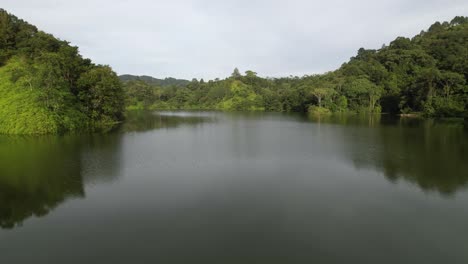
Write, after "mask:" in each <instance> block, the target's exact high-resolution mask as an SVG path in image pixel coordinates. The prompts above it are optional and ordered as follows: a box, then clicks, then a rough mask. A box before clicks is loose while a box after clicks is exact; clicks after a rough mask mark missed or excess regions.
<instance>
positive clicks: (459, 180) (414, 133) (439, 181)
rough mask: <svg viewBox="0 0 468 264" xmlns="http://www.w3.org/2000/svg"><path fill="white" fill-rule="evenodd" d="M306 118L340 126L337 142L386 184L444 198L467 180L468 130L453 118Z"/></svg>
mask: <svg viewBox="0 0 468 264" xmlns="http://www.w3.org/2000/svg"><path fill="white" fill-rule="evenodd" d="M309 120H312V121H313V122H319V123H326V124H340V125H346V127H344V129H343V130H342V144H343V146H345V149H346V151H345V153H346V154H347V155H348V157H349V158H350V159H351V160H352V161H353V163H354V164H355V166H356V167H357V168H366V167H372V168H374V169H377V170H378V171H381V172H382V173H383V174H384V175H385V177H386V178H387V179H388V180H389V181H391V182H397V181H398V180H405V181H407V182H410V183H413V184H416V185H417V186H418V187H419V188H421V189H422V190H423V191H436V192H438V193H440V194H442V195H444V196H451V195H453V194H454V193H456V192H457V191H458V190H461V189H464V188H465V187H466V186H467V184H468V133H467V131H466V130H464V128H463V123H462V122H460V121H458V120H448V121H443V120H424V119H415V118H401V119H400V118H396V117H392V116H385V115H384V116H380V115H374V116H346V115H341V116H340V115H337V116H329V117H321V118H320V117H317V116H309ZM351 127H354V129H350V128H351Z"/></svg>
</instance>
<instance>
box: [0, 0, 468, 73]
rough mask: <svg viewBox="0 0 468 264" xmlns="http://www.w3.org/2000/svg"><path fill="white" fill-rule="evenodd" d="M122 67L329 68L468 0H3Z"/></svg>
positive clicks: (442, 17)
mask: <svg viewBox="0 0 468 264" xmlns="http://www.w3.org/2000/svg"><path fill="white" fill-rule="evenodd" d="M0 2H1V3H0V7H2V8H5V9H6V10H7V11H9V12H10V13H13V14H14V15H16V16H18V17H20V18H22V19H24V20H27V21H28V22H30V23H32V24H34V25H36V26H38V27H39V29H41V30H44V31H46V32H48V33H52V34H54V35H55V36H56V37H59V38H61V39H64V40H68V41H70V42H71V43H72V44H73V45H76V46H78V47H79V48H80V51H81V54H83V56H85V57H88V58H91V59H92V60H93V61H94V62H96V63H99V64H108V65H111V66H112V67H113V68H114V70H115V71H117V72H118V73H119V74H124V73H130V74H137V75H143V74H146V75H151V76H154V77H159V78H162V77H167V76H172V77H178V78H186V79H191V78H205V79H212V78H216V77H221V78H224V77H226V76H228V75H229V74H230V73H231V72H232V70H233V69H234V67H238V68H239V69H240V70H241V71H245V70H254V71H256V72H258V74H259V75H261V76H274V77H277V76H289V75H298V76H302V75H304V74H313V73H322V72H326V71H330V70H334V69H336V68H338V67H339V66H340V65H341V64H342V63H343V62H345V61H347V60H348V59H349V58H350V57H351V56H353V55H354V54H355V53H356V51H357V49H359V48H360V47H365V48H380V47H381V46H382V44H384V43H388V42H390V41H391V40H393V39H395V38H396V37H397V36H406V37H411V36H413V35H415V34H417V33H419V32H420V31H421V30H422V29H427V28H428V27H429V26H430V25H431V24H432V23H433V22H435V21H447V20H451V19H452V18H453V17H454V16H456V15H468V1H467V0H411V1H409V0H380V1H379V0H355V1H349V0H348V1H345V0H321V1H316V0H287V1H286V0H284V1H277V0H238V1H236V0H230V1H222V0H170V1H169V0H167V1H162V0H126V1H124V0H40V1H38V0H0Z"/></svg>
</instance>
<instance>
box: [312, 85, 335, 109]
mask: <svg viewBox="0 0 468 264" xmlns="http://www.w3.org/2000/svg"><path fill="white" fill-rule="evenodd" d="M311 93H312V95H313V96H315V98H317V101H318V105H319V107H322V99H323V98H326V97H327V96H330V95H331V94H332V93H333V90H332V89H329V88H314V89H312V91H311Z"/></svg>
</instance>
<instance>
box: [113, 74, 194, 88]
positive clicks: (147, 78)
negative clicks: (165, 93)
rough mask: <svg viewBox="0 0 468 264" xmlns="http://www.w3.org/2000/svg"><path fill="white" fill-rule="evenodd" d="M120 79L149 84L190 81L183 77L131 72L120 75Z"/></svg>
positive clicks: (179, 83)
mask: <svg viewBox="0 0 468 264" xmlns="http://www.w3.org/2000/svg"><path fill="white" fill-rule="evenodd" d="M119 78H120V80H121V81H123V82H128V81H144V82H145V83H147V84H150V85H157V86H173V85H174V86H185V85H187V84H189V83H190V81H188V80H183V79H175V78H171V77H169V78H165V79H157V78H154V77H151V76H146V75H142V76H136V75H130V74H124V75H120V76H119Z"/></svg>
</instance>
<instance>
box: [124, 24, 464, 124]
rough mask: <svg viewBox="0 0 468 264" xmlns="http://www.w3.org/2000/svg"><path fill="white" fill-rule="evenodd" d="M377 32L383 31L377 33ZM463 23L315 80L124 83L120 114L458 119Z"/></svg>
mask: <svg viewBox="0 0 468 264" xmlns="http://www.w3.org/2000/svg"><path fill="white" fill-rule="evenodd" d="M382 30H385V29H382ZM467 79H468V18H467V17H455V18H454V19H453V20H452V21H450V22H443V23H439V22H437V23H435V24H433V25H432V26H430V27H429V29H428V30H425V31H422V32H421V33H420V34H418V35H417V36H415V37H413V38H411V39H410V38H406V37H398V38H396V39H395V40H394V41H392V42H391V43H390V44H388V45H384V46H383V47H382V48H381V49H378V50H369V49H364V48H362V49H360V50H359V51H358V53H357V55H356V56H354V57H352V58H351V59H350V60H349V61H348V62H346V63H344V64H343V65H342V66H341V67H340V68H339V69H337V70H335V71H333V72H328V73H325V74H320V75H312V76H303V77H289V78H275V79H273V78H261V77H259V76H257V74H256V73H255V72H253V71H246V72H245V74H241V73H240V72H239V70H237V69H236V70H234V72H233V73H232V75H231V76H230V77H228V78H226V79H223V80H218V79H217V80H213V81H208V82H204V81H203V80H200V81H197V80H193V81H191V82H190V83H189V84H187V85H186V86H184V87H176V86H170V87H162V86H160V85H151V84H148V83H144V82H133V81H130V82H127V83H126V84H125V90H126V92H127V97H126V104H127V107H128V108H154V109H157V108H162V109H223V110H261V111H263V110H266V111H311V112H314V113H331V112H371V113H379V112H382V111H383V112H387V113H412V112H420V113H422V114H424V115H426V116H440V117H459V116H463V115H464V112H465V114H466V112H467V111H466V110H467V106H466V105H467V103H468V86H467Z"/></svg>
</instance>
